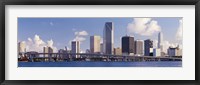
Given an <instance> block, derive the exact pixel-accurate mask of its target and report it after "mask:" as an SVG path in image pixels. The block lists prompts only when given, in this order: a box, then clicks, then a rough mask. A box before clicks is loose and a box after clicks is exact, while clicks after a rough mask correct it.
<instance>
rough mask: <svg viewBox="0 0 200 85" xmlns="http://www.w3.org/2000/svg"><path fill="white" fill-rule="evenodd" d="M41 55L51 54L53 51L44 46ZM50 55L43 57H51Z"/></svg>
mask: <svg viewBox="0 0 200 85" xmlns="http://www.w3.org/2000/svg"><path fill="white" fill-rule="evenodd" d="M43 53H53V49H52V48H51V47H48V46H45V47H43ZM51 55H52V54H44V57H52V56H51Z"/></svg>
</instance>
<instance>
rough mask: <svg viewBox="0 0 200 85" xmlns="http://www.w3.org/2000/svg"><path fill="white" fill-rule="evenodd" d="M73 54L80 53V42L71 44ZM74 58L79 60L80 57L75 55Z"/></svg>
mask: <svg viewBox="0 0 200 85" xmlns="http://www.w3.org/2000/svg"><path fill="white" fill-rule="evenodd" d="M71 49H72V50H71V53H80V42H79V41H72V42H71ZM73 57H76V58H78V57H79V55H74V56H73Z"/></svg>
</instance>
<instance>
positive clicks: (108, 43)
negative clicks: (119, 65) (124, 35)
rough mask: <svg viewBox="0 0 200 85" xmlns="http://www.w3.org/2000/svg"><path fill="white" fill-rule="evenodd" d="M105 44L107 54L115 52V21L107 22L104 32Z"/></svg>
mask: <svg viewBox="0 0 200 85" xmlns="http://www.w3.org/2000/svg"><path fill="white" fill-rule="evenodd" d="M103 45H104V47H103V48H104V53H105V54H113V53H114V23H113V22H106V23H105V27H104V32H103Z"/></svg>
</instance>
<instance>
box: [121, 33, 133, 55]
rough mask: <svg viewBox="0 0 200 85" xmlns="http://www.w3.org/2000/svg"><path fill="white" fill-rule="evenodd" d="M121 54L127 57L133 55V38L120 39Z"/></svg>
mask: <svg viewBox="0 0 200 85" xmlns="http://www.w3.org/2000/svg"><path fill="white" fill-rule="evenodd" d="M122 53H123V54H128V55H129V54H130V53H134V37H130V36H124V37H122Z"/></svg>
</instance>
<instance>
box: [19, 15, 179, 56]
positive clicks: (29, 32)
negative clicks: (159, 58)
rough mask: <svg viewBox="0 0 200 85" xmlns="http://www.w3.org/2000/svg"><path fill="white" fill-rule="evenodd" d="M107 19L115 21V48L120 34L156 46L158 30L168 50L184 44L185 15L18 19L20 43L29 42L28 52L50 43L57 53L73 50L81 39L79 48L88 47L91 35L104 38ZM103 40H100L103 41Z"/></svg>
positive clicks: (119, 42) (40, 49)
mask: <svg viewBox="0 0 200 85" xmlns="http://www.w3.org/2000/svg"><path fill="white" fill-rule="evenodd" d="M105 22H113V23H114V47H121V37H123V36H125V35H130V36H134V38H135V39H140V40H145V39H152V40H154V48H156V45H157V40H158V33H159V32H162V33H163V44H164V45H165V49H167V48H168V47H169V46H177V45H178V44H179V45H180V46H182V18H180V17H153V18H134V17H127V18H107V17H106V18H18V42H24V43H26V49H27V51H38V52H42V49H43V47H44V46H50V47H52V48H53V49H54V52H55V51H57V50H59V49H64V47H65V46H66V47H67V48H68V49H71V41H73V40H79V41H80V42H81V45H80V49H81V51H83V52H84V51H85V50H86V49H89V48H90V47H89V45H90V41H89V40H90V39H89V38H90V36H93V35H99V36H101V38H103V29H104V25H105ZM102 40H103V39H101V42H102Z"/></svg>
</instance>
